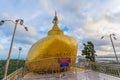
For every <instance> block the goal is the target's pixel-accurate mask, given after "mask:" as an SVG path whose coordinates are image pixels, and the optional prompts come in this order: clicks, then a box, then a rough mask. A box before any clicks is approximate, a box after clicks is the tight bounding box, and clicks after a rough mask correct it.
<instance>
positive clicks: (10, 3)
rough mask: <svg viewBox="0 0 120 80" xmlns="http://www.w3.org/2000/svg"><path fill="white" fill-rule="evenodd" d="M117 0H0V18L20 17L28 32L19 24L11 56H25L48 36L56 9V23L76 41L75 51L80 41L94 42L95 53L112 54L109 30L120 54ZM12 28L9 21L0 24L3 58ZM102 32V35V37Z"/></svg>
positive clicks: (7, 47)
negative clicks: (34, 45) (114, 38)
mask: <svg viewBox="0 0 120 80" xmlns="http://www.w3.org/2000/svg"><path fill="white" fill-rule="evenodd" d="M119 4H120V0H75V1H73V0H1V2H0V20H6V19H8V20H13V21H15V20H16V19H23V20H24V24H25V25H26V26H27V27H28V30H29V31H28V32H27V31H25V29H24V27H23V26H20V25H18V26H17V31H16V35H15V39H14V44H13V49H12V54H11V58H18V53H19V47H22V51H21V57H20V58H21V59H25V58H26V55H27V53H28V51H29V49H30V47H31V46H32V45H33V44H34V43H35V42H37V41H38V40H40V39H42V38H44V37H46V36H47V32H48V31H49V30H50V29H51V28H52V26H53V24H52V20H53V17H54V13H55V11H56V12H57V16H58V19H59V27H60V29H62V30H63V31H64V33H65V35H69V36H72V37H73V38H75V39H76V40H77V41H78V55H81V50H82V49H83V43H86V42H87V41H91V42H93V44H94V46H95V50H96V54H97V55H98V56H99V55H113V54H114V53H113V49H112V46H111V42H110V37H109V35H110V34H113V33H114V34H115V37H116V38H117V40H113V42H114V44H115V48H116V52H117V54H120V5H119ZM13 30H14V24H13V23H12V22H5V23H4V25H2V26H0V59H6V58H7V55H8V52H9V47H10V43H11V38H12V34H13ZM102 36H104V38H103V39H101V37H102Z"/></svg>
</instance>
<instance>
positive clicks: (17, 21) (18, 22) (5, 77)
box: [0, 19, 28, 80]
mask: <svg viewBox="0 0 120 80" xmlns="http://www.w3.org/2000/svg"><path fill="white" fill-rule="evenodd" d="M6 21H10V22H12V23H14V24H15V27H14V32H13V35H12V41H11V44H10V49H9V53H8V57H7V61H6V65H5V72H4V78H3V80H7V73H8V67H9V62H10V56H11V52H12V47H13V42H14V36H15V33H16V28H17V25H18V24H20V25H21V26H23V27H24V28H25V30H26V31H28V29H27V27H26V26H24V25H23V22H24V21H23V20H22V19H17V20H15V22H14V21H13V20H1V21H0V25H3V24H4V23H5V22H6Z"/></svg>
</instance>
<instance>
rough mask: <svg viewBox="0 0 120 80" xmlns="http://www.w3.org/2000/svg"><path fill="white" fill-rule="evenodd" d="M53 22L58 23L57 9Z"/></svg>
mask: <svg viewBox="0 0 120 80" xmlns="http://www.w3.org/2000/svg"><path fill="white" fill-rule="evenodd" d="M53 23H54V24H57V23H58V17H57V12H56V11H55V16H54V19H53Z"/></svg>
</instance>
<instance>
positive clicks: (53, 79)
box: [22, 70, 120, 80]
mask: <svg viewBox="0 0 120 80" xmlns="http://www.w3.org/2000/svg"><path fill="white" fill-rule="evenodd" d="M22 80H120V78H117V77H114V76H110V75H106V74H103V73H99V72H94V71H90V70H87V71H80V72H72V73H64V74H54V75H48V76H40V77H34V78H28V79H22Z"/></svg>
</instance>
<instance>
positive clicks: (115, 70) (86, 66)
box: [7, 57, 120, 80]
mask: <svg viewBox="0 0 120 80" xmlns="http://www.w3.org/2000/svg"><path fill="white" fill-rule="evenodd" d="M72 58H73V59H76V58H75V57H72ZM56 59H58V58H46V59H41V60H37V62H40V64H39V65H40V66H42V64H43V63H42V61H44V60H52V61H54V62H56ZM35 62H36V61H35ZM54 62H53V63H52V65H49V67H52V71H47V70H49V69H48V68H46V71H43V73H42V72H37V73H38V74H40V76H39V79H42V78H51V77H53V76H56V75H57V74H59V77H60V76H61V75H63V74H64V72H62V71H60V70H56V69H55V68H56V66H54V65H55V64H54ZM43 67H44V66H43ZM58 69H60V68H58ZM70 69H71V71H69V70H67V69H65V70H66V71H65V72H66V73H67V75H73V74H69V73H77V72H78V71H80V69H81V70H82V71H87V70H92V71H94V72H100V73H104V74H108V75H112V76H116V77H120V66H119V65H117V64H107V63H95V62H87V61H86V60H85V59H81V60H80V61H78V62H77V63H75V64H74V65H73V66H71V68H70ZM67 71H68V72H67ZM29 72H31V71H30V70H28V69H27V68H26V67H24V68H20V69H18V70H16V71H15V72H13V73H12V74H10V75H8V76H7V79H8V80H21V79H22V80H24V78H23V77H24V76H25V75H26V74H27V73H29ZM46 75H47V76H46ZM93 76H94V75H93ZM39 79H38V78H37V77H36V80H39ZM25 80H26V79H25ZM28 80H29V79H28Z"/></svg>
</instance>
